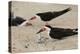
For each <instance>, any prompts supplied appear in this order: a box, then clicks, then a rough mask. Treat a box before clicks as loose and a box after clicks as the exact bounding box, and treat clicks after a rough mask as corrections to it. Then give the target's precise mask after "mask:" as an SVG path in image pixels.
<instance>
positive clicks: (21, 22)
mask: <svg viewBox="0 0 80 54" xmlns="http://www.w3.org/2000/svg"><path fill="white" fill-rule="evenodd" d="M31 25H32V24H31V23H29V22H28V20H26V19H23V18H22V17H19V16H14V15H13V13H9V27H10V26H31Z"/></svg>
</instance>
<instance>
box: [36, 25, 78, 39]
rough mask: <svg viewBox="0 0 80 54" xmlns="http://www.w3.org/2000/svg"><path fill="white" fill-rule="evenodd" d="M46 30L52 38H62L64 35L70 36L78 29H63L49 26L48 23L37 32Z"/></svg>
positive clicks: (76, 32)
mask: <svg viewBox="0 0 80 54" xmlns="http://www.w3.org/2000/svg"><path fill="white" fill-rule="evenodd" d="M45 30H48V33H49V36H50V37H51V38H54V39H59V40H60V39H63V38H64V37H68V36H72V35H76V34H78V31H77V30H78V29H65V28H56V27H51V26H50V25H45V27H44V28H42V29H40V30H39V31H38V32H37V34H38V33H40V32H43V31H45Z"/></svg>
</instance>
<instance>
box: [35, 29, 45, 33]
mask: <svg viewBox="0 0 80 54" xmlns="http://www.w3.org/2000/svg"><path fill="white" fill-rule="evenodd" d="M45 30H46V28H42V29H40V30H39V31H38V32H37V33H36V34H39V33H41V32H43V31H45Z"/></svg>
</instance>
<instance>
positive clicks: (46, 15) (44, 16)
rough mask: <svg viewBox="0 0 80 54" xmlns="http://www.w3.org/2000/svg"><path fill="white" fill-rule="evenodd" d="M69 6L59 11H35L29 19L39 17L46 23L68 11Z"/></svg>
mask: <svg viewBox="0 0 80 54" xmlns="http://www.w3.org/2000/svg"><path fill="white" fill-rule="evenodd" d="M70 10H71V8H67V9H64V10H61V11H54V12H43V13H37V14H36V15H35V16H33V17H32V18H30V20H34V19H36V18H40V19H41V20H42V21H45V22H46V24H48V23H47V22H48V21H50V20H52V19H54V18H56V17H58V16H60V15H63V14H65V13H67V12H68V11H70Z"/></svg>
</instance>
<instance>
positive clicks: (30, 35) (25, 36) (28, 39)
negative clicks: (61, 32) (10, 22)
mask: <svg viewBox="0 0 80 54" xmlns="http://www.w3.org/2000/svg"><path fill="white" fill-rule="evenodd" d="M68 7H71V8H72V10H71V11H69V12H67V13H66V14H64V15H62V16H60V17H57V18H56V19H54V20H51V21H50V22H49V24H50V25H51V26H53V27H61V28H77V27H78V26H77V25H78V23H77V22H78V17H77V15H78V13H77V12H78V11H77V5H63V4H49V3H30V2H13V3H12V11H13V12H14V13H15V15H16V16H20V17H23V18H24V19H27V20H28V19H29V18H30V17H32V16H34V15H35V14H36V13H39V12H47V11H59V10H63V9H66V8H68ZM31 23H33V26H23V27H18V26H13V27H11V29H12V32H11V34H12V35H11V36H12V43H11V44H12V52H13V53H20V52H35V51H54V50H70V49H77V48H78V36H77V35H73V36H70V37H67V38H65V39H63V40H55V39H50V37H49V35H48V34H47V32H43V33H41V34H36V32H37V31H38V30H39V29H40V28H41V27H42V25H44V24H45V22H43V21H41V20H40V19H36V20H34V21H31ZM40 37H42V40H41V41H40V40H39V39H40ZM47 38H48V39H47Z"/></svg>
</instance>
